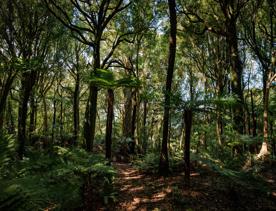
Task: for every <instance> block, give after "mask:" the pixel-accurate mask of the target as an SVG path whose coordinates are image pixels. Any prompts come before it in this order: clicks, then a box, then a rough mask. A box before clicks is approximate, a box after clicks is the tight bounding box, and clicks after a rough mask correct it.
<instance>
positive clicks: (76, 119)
mask: <svg viewBox="0 0 276 211" xmlns="http://www.w3.org/2000/svg"><path fill="white" fill-rule="evenodd" d="M79 95H80V75H79V73H78V72H77V73H76V83H75V90H74V97H73V98H74V99H73V118H74V132H73V133H74V144H76V143H77V142H78V137H79V124H80V123H79V122H80V120H79V98H80V97H79Z"/></svg>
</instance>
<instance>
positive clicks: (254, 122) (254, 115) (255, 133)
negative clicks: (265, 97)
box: [250, 90, 257, 137]
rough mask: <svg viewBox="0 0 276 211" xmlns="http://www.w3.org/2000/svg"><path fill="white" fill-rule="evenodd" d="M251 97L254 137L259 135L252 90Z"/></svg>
mask: <svg viewBox="0 0 276 211" xmlns="http://www.w3.org/2000/svg"><path fill="white" fill-rule="evenodd" d="M250 98H251V112H252V135H253V137H256V136H257V120H256V114H255V106H254V99H253V92H252V90H250Z"/></svg>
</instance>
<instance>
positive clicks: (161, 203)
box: [108, 163, 276, 211]
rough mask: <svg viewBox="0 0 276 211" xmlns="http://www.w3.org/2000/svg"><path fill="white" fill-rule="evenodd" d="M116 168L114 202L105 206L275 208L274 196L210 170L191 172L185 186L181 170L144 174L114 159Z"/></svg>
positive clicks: (167, 210) (129, 209)
mask: <svg viewBox="0 0 276 211" xmlns="http://www.w3.org/2000/svg"><path fill="white" fill-rule="evenodd" d="M113 165H114V167H115V168H116V169H117V171H118V176H117V178H116V180H115V188H116V189H117V191H118V197H117V203H116V204H114V206H113V207H112V208H111V209H110V208H109V209H108V210H114V211H115V210H119V211H134V210H135V211H136V210H139V211H140V210H141V211H143V210H154V211H163V210H164V211H175V210H261V209H263V210H276V206H275V205H276V203H275V201H274V199H271V198H266V197H265V196H262V197H261V196H260V195H259V193H258V192H248V190H244V189H242V188H241V189H240V188H239V187H237V188H235V189H232V188H231V187H232V185H231V184H228V183H226V181H225V180H224V179H222V178H220V177H218V175H215V174H213V173H212V172H209V171H208V172H204V171H201V173H200V174H199V173H196V172H192V173H191V187H190V189H187V188H186V187H185V186H184V181H183V179H184V175H183V173H177V174H175V175H171V176H170V177H165V178H164V177H158V176H155V175H146V174H143V173H141V172H139V171H138V170H137V169H136V168H134V167H133V166H131V164H127V163H113Z"/></svg>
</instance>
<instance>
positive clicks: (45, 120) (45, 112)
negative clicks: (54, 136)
mask: <svg viewBox="0 0 276 211" xmlns="http://www.w3.org/2000/svg"><path fill="white" fill-rule="evenodd" d="M42 103H43V134H44V135H46V134H47V133H48V110H47V102H46V96H43V97H42Z"/></svg>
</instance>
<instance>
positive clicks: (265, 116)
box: [258, 83, 270, 158]
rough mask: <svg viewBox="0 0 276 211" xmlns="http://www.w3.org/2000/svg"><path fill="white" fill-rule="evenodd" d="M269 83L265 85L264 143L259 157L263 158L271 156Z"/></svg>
mask: <svg viewBox="0 0 276 211" xmlns="http://www.w3.org/2000/svg"><path fill="white" fill-rule="evenodd" d="M269 86H270V84H269V83H266V84H265V87H266V88H265V91H264V113H263V123H264V125H263V143H262V147H261V150H260V152H259V154H258V157H259V158H260V157H263V156H266V155H268V154H269V151H268V106H269Z"/></svg>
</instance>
